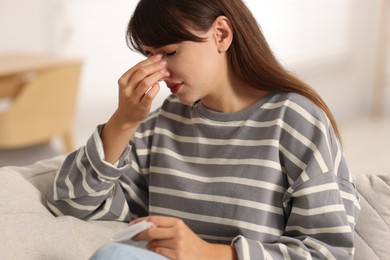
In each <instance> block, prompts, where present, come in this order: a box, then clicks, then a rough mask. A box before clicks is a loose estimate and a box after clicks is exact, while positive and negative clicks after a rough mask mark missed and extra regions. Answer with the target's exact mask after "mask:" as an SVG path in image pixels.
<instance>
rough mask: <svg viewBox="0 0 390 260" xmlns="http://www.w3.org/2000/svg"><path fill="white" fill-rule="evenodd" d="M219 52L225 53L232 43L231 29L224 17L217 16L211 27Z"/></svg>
mask: <svg viewBox="0 0 390 260" xmlns="http://www.w3.org/2000/svg"><path fill="white" fill-rule="evenodd" d="M212 30H213V33H214V38H215V43H216V44H217V47H218V51H219V52H221V53H222V52H226V51H227V50H228V49H229V47H230V45H231V43H232V41H233V28H232V26H231V23H230V21H229V19H228V18H227V17H226V16H218V17H217V18H216V19H215V21H214V23H213V26H212Z"/></svg>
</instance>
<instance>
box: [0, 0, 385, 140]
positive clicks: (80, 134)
mask: <svg viewBox="0 0 390 260" xmlns="http://www.w3.org/2000/svg"><path fill="white" fill-rule="evenodd" d="M386 1H389V0H370V1H367V0H316V1H312V0H293V1H284V0H273V1H269V0H246V1H245V2H246V3H247V4H248V6H249V7H250V8H251V9H252V11H253V13H254V14H255V16H256V18H257V19H258V22H259V24H260V25H261V27H262V29H263V32H264V33H265V35H266V37H267V38H268V40H269V42H270V45H271V47H272V48H273V49H274V51H275V54H276V55H277V56H278V57H279V59H280V60H281V61H282V63H283V64H284V65H285V66H286V67H287V68H288V69H290V70H291V71H293V72H294V73H296V74H298V75H299V76H300V77H301V78H303V79H304V80H306V81H307V82H308V83H310V84H311V85H312V86H313V87H314V88H315V89H317V90H318V91H319V92H320V94H321V95H322V96H323V98H324V99H325V100H326V101H327V102H328V104H329V106H330V107H331V109H332V111H333V112H334V114H335V116H336V118H337V119H338V120H339V122H347V121H348V120H351V119H353V118H357V117H364V116H368V115H371V114H372V110H373V106H374V101H373V100H374V93H375V89H376V87H377V82H378V80H377V77H378V71H379V70H378V69H379V65H378V60H379V58H380V57H383V55H384V53H383V52H382V50H381V49H380V48H379V46H380V43H381V35H383V34H384V33H385V32H384V31H383V29H381V28H382V27H381V21H382V20H381V19H382V18H381V13H382V10H383V4H384V3H385V2H386ZM136 3H137V1H136V0H115V1H109V0H0V37H1V38H0V52H15V51H16V52H20V51H23V52H25V51H33V52H44V53H53V54H59V55H69V56H78V57H82V58H83V59H84V67H83V73H82V79H81V85H80V91H79V101H78V106H77V116H76V121H75V125H74V133H75V139H76V140H75V142H76V145H77V146H79V145H82V144H84V143H85V141H86V139H87V138H88V137H89V135H90V134H91V133H92V131H93V130H94V128H95V126H96V125H97V124H100V123H104V122H105V121H106V120H107V119H108V118H109V116H110V115H111V114H112V112H113V111H114V110H115V108H116V104H117V79H118V78H119V77H120V76H121V75H122V73H124V72H125V71H126V70H127V69H129V68H130V67H131V66H132V65H134V64H135V63H137V62H138V61H139V60H141V59H142V57H141V56H140V55H139V54H136V53H132V52H131V51H130V50H129V49H128V47H127V46H126V43H125V30H126V25H127V22H128V20H129V18H130V15H131V13H132V11H133V9H134V7H135V5H136ZM387 19H388V18H387ZM387 21H388V23H390V21H389V20H387ZM386 30H389V28H387V29H386ZM386 33H387V35H389V31H387V32H386ZM389 48H390V47H387V49H389ZM385 59H386V61H387V63H386V65H385V66H386V69H385V70H384V71H385V73H386V74H387V75H388V74H389V71H390V67H389V63H390V62H388V61H389V60H390V56H389V52H388V53H387V56H386V57H385ZM380 67H381V68H383V64H382V65H381V66H380ZM387 78H388V77H387ZM382 85H383V86H384V87H383V89H384V92H383V94H381V95H380V99H381V100H382V101H383V106H382V105H380V107H381V109H382V108H383V109H382V110H381V112H382V113H383V114H384V115H389V114H390V86H389V85H390V83H389V80H387V81H386V82H385V83H384V84H382ZM168 94H169V92H168V90H167V89H166V88H164V87H163V88H162V91H161V92H160V93H159V96H158V99H157V100H156V102H155V104H154V107H157V106H158V105H159V104H160V103H161V101H162V100H163V99H164V98H165V97H166V96H167V95H168ZM375 102H376V103H377V101H375Z"/></svg>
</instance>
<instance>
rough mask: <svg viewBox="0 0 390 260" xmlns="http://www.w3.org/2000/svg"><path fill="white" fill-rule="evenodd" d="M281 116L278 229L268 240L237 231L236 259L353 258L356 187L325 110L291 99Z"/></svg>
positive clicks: (357, 209)
mask: <svg viewBox="0 0 390 260" xmlns="http://www.w3.org/2000/svg"><path fill="white" fill-rule="evenodd" d="M281 111H282V112H281V115H280V118H281V120H280V122H281V123H280V126H281V127H280V131H279V133H280V136H279V140H280V143H279V157H280V162H281V165H282V168H283V172H284V173H285V174H286V178H287V182H288V186H287V187H286V191H285V192H284V195H283V205H282V207H283V211H284V215H285V223H283V224H282V225H283V226H284V232H283V234H282V235H281V236H280V237H279V238H278V239H277V240H275V241H272V243H262V242H260V241H256V240H251V239H248V238H246V237H244V236H237V237H236V238H235V239H234V240H233V242H232V244H233V245H234V246H235V249H236V252H237V255H238V258H239V259H240V260H244V259H245V260H249V259H294V260H296V259H337V260H339V259H353V255H354V251H355V249H354V227H355V223H356V220H357V217H358V214H359V211H360V205H359V200H358V196H357V191H356V188H355V185H354V183H353V178H352V175H351V174H350V171H349V169H348V166H347V163H346V161H345V158H344V156H343V152H342V149H341V145H340V143H339V141H338V139H337V138H336V136H335V133H334V131H333V128H332V126H331V125H330V122H329V120H328V119H327V117H326V116H325V114H324V113H323V112H322V110H320V109H319V108H317V107H316V106H314V105H312V104H311V103H308V102H306V101H305V102H302V101H300V100H292V101H291V102H289V103H286V105H285V109H283V110H281Z"/></svg>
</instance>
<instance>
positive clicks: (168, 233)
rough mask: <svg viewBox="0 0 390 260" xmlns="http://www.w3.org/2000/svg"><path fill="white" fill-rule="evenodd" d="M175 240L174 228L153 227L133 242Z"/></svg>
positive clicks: (137, 236)
mask: <svg viewBox="0 0 390 260" xmlns="http://www.w3.org/2000/svg"><path fill="white" fill-rule="evenodd" d="M173 238H174V230H173V229H172V228H165V227H163V228H160V227H152V228H149V229H147V230H145V231H142V232H140V233H139V234H137V235H136V236H135V237H133V240H135V241H140V240H147V241H152V240H168V239H173Z"/></svg>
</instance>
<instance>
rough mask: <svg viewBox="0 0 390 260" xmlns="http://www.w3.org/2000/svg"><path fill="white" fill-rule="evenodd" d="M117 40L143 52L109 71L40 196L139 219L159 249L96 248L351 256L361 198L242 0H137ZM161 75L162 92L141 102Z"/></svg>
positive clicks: (195, 255) (326, 126)
mask: <svg viewBox="0 0 390 260" xmlns="http://www.w3.org/2000/svg"><path fill="white" fill-rule="evenodd" d="M127 39H128V42H129V45H130V46H131V48H133V49H134V50H136V51H139V52H141V53H142V54H144V55H145V56H148V58H147V59H146V60H144V61H141V62H140V63H138V64H137V65H135V66H134V67H132V68H131V69H129V70H128V71H127V72H125V73H124V74H123V76H122V77H121V78H120V79H119V81H118V83H119V104H118V109H117V110H116V111H115V112H114V114H113V115H112V117H111V118H110V119H109V120H108V122H107V123H106V124H105V125H102V126H98V127H97V130H96V131H95V133H94V134H93V135H92V137H91V138H90V139H89V140H88V142H87V144H86V146H85V147H82V148H80V149H79V150H78V151H76V152H74V153H72V154H70V155H69V156H68V157H67V159H66V160H65V162H64V164H63V166H62V168H61V169H60V171H59V173H58V176H57V178H56V181H55V184H54V188H53V191H52V192H51V193H50V194H49V202H48V204H49V206H50V208H51V209H52V210H53V212H55V213H57V214H72V215H74V216H77V217H79V218H82V219H87V220H92V219H112V220H120V221H127V222H128V221H132V222H133V223H135V222H139V221H142V220H148V221H149V222H152V223H153V224H154V226H155V227H153V228H150V229H148V230H146V231H144V232H141V233H140V234H139V235H137V236H136V237H135V238H134V239H135V240H146V241H148V244H147V246H146V248H147V249H149V250H150V251H153V252H155V253H157V254H153V253H149V252H147V251H142V250H141V253H139V251H138V250H139V249H136V250H135V249H134V248H132V247H128V246H121V245H113V246H110V247H108V249H107V247H106V248H105V249H104V250H102V251H99V252H98V253H97V254H96V256H97V257H98V256H99V255H100V256H102V255H103V256H104V257H106V256H107V252H113V251H116V252H119V253H120V254H124V255H125V256H130V255H132V256H134V255H139V254H149V255H148V257H147V259H149V258H150V259H153V257H155V258H156V259H163V257H167V258H169V259H263V258H267V259H268V258H273V259H282V258H285V259H301V258H302V259H306V258H312V259H313V258H314V259H322V258H329V259H352V258H353V252H354V241H353V229H354V225H355V222H356V217H357V214H358V211H359V203H358V201H357V198H356V191H355V187H354V185H353V182H352V177H351V174H350V172H349V170H348V167H347V165H346V162H345V160H344V157H343V154H342V151H341V147H340V142H339V140H340V136H339V133H338V130H337V126H336V122H335V120H334V118H333V116H332V114H331V112H330V111H329V109H328V107H327V106H326V105H325V103H324V102H323V100H322V99H321V98H320V97H319V96H318V94H317V93H316V92H315V91H314V90H313V89H311V88H310V87H309V86H307V85H306V84H305V83H303V82H302V81H300V80H299V79H297V78H296V77H294V76H293V75H291V74H290V73H288V72H287V71H286V70H285V69H284V68H283V67H282V66H281V65H280V64H279V63H278V61H277V60H276V59H275V57H274V56H273V54H272V52H271V50H270V48H269V46H268V44H267V42H266V40H265V38H264V37H263V35H262V33H261V30H260V29H259V27H258V25H257V23H256V20H255V19H254V17H253V15H252V14H251V12H250V11H249V10H248V8H247V7H246V6H245V4H244V3H243V1H241V0H141V1H140V2H139V3H138V5H137V7H136V9H135V12H134V14H133V16H132V18H131V20H130V23H129V26H128V31H127ZM159 81H165V82H166V85H167V86H168V88H170V90H171V91H172V93H173V94H172V95H171V96H169V97H168V98H167V99H166V101H165V102H164V104H163V105H162V106H161V108H160V109H158V110H157V111H155V112H152V113H150V109H151V104H152V101H153V99H154V98H155V96H156V95H157V93H158V92H159V88H160V86H159V84H158V82H159ZM149 113H150V114H149ZM113 254H116V253H113ZM151 255H153V256H151ZM116 257H117V255H115V257H114V255H112V258H113V259H114V258H115V259H117V258H116Z"/></svg>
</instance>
